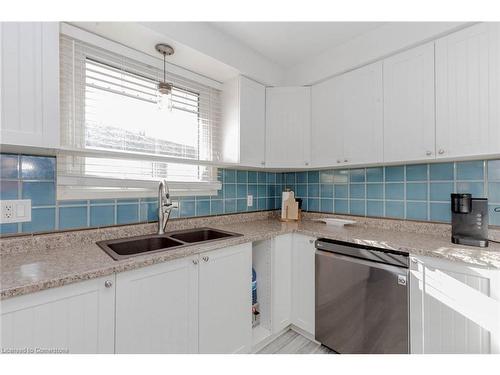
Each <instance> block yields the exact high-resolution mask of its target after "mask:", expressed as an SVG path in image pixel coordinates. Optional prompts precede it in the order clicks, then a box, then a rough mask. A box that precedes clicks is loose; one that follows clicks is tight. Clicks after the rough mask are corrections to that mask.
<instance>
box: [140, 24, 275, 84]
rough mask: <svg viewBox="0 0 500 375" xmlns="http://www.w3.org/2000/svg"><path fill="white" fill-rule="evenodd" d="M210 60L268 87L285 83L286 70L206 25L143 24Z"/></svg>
mask: <svg viewBox="0 0 500 375" xmlns="http://www.w3.org/2000/svg"><path fill="white" fill-rule="evenodd" d="M141 24H142V25H144V26H146V27H148V28H150V29H152V30H154V31H157V32H159V33H161V34H164V35H167V36H169V37H172V38H173V39H175V40H177V41H178V42H180V43H183V44H185V45H188V46H190V47H191V48H194V49H196V50H197V51H200V52H202V53H204V54H206V55H207V56H211V57H213V58H214V59H217V60H219V61H222V62H223V63H225V64H227V65H229V66H231V67H233V68H235V69H237V70H238V71H239V72H240V73H241V74H243V75H244V76H247V77H249V78H251V79H253V80H255V81H257V82H260V83H263V84H266V85H276V84H278V83H279V82H280V81H282V79H283V70H282V69H281V68H280V67H279V66H278V65H277V64H275V63H273V62H271V61H270V60H268V59H266V58H265V57H264V56H262V55H260V54H259V53H258V52H256V51H254V50H252V49H251V48H249V47H246V46H245V45H243V44H241V43H240V42H238V41H237V40H236V39H234V38H233V37H231V36H230V35H228V34H225V33H223V32H221V31H219V30H217V29H216V28H214V27H213V26H210V25H208V24H207V23H204V22H142V23H141Z"/></svg>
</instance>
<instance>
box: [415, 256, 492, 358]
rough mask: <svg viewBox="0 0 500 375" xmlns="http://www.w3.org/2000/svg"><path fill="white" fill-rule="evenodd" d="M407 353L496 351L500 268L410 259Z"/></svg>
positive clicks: (430, 259)
mask: <svg viewBox="0 0 500 375" xmlns="http://www.w3.org/2000/svg"><path fill="white" fill-rule="evenodd" d="M410 333H411V335H410V336H411V352H412V353H417V354H437V353H456V354H459V353H478V354H485V353H496V354H498V353H500V270H494V269H485V268H479V267H471V266H468V265H465V264H463V263H457V262H452V261H446V260H442V259H435V258H429V257H415V256H412V257H410Z"/></svg>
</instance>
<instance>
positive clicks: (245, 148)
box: [240, 77, 266, 167]
mask: <svg viewBox="0 0 500 375" xmlns="http://www.w3.org/2000/svg"><path fill="white" fill-rule="evenodd" d="M265 140H266V88H265V86H263V85H261V84H260V83H257V82H254V81H252V80H250V79H248V78H245V77H241V78H240V164H241V165H244V166H260V167H262V166H264V164H265V160H266V158H265V152H266V142H265Z"/></svg>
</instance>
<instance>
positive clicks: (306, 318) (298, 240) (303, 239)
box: [292, 234, 316, 337]
mask: <svg viewBox="0 0 500 375" xmlns="http://www.w3.org/2000/svg"><path fill="white" fill-rule="evenodd" d="M315 240H316V239H315V238H313V237H308V236H303V235H300V234H294V241H293V253H292V275H293V277H292V323H293V325H295V326H296V327H298V328H300V329H302V330H303V331H305V332H306V333H308V334H310V335H311V336H312V337H314V327H315V325H314V322H315V293H314V291H315V280H314V275H315V272H314V269H315V253H316V249H315V247H314V241H315Z"/></svg>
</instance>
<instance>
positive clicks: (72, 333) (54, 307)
mask: <svg viewBox="0 0 500 375" xmlns="http://www.w3.org/2000/svg"><path fill="white" fill-rule="evenodd" d="M113 281H114V275H110V276H106V277H103V278H98V279H93V280H87V281H82V282H78V283H74V284H70V285H66V286H63V287H59V288H53V289H47V290H43V291H41V292H38V293H33V294H28V295H24V296H19V297H13V298H10V299H7V300H4V301H0V310H1V325H0V327H1V329H0V331H1V340H0V347H1V348H2V349H3V350H4V351H6V350H21V351H26V352H28V353H30V352H34V353H37V352H44V351H45V350H49V351H50V350H60V351H61V352H69V353H113V351H114V327H115V325H114V319H115V314H114V312H115V288H114V285H113V284H114V283H113Z"/></svg>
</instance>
